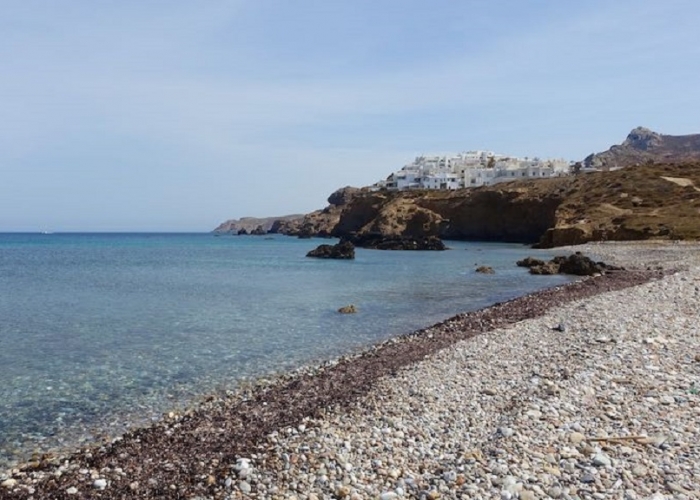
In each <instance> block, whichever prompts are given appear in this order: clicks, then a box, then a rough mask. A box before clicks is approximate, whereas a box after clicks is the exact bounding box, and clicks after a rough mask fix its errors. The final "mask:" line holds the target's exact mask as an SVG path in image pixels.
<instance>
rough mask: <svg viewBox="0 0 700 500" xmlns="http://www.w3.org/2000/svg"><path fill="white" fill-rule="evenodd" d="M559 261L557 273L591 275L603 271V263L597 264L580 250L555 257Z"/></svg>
mask: <svg viewBox="0 0 700 500" xmlns="http://www.w3.org/2000/svg"><path fill="white" fill-rule="evenodd" d="M555 260H558V262H559V273H561V274H573V275H575V276H593V275H594V274H600V273H602V272H603V271H605V265H602V266H600V265H598V264H597V263H596V262H594V261H593V260H591V259H590V258H588V257H586V256H584V255H583V254H582V253H581V252H576V253H575V254H572V255H569V256H568V257H555Z"/></svg>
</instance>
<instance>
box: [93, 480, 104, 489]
mask: <svg viewBox="0 0 700 500" xmlns="http://www.w3.org/2000/svg"><path fill="white" fill-rule="evenodd" d="M92 485H93V486H94V487H95V488H97V489H98V490H104V489H105V488H106V487H107V480H106V479H95V481H94V482H93V483H92Z"/></svg>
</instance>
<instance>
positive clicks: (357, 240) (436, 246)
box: [348, 233, 446, 250]
mask: <svg viewBox="0 0 700 500" xmlns="http://www.w3.org/2000/svg"><path fill="white" fill-rule="evenodd" d="M348 239H349V240H350V241H352V243H353V244H354V245H355V246H358V247H361V248H372V249H375V250H445V249H446V247H445V244H444V243H443V242H442V240H441V239H440V238H438V237H437V236H424V237H415V238H414V237H408V236H387V235H382V234H374V233H365V234H353V235H351V236H349V238H348Z"/></svg>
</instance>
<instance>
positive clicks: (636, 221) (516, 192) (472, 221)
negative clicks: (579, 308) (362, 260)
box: [281, 163, 700, 248]
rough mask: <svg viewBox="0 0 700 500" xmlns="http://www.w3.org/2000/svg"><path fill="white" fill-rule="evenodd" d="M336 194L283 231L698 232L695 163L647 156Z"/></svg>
mask: <svg viewBox="0 0 700 500" xmlns="http://www.w3.org/2000/svg"><path fill="white" fill-rule="evenodd" d="M341 191H342V190H341ZM332 199H333V200H336V197H335V196H334V197H332ZM341 199H343V202H342V204H336V203H331V204H330V205H329V206H328V207H327V208H326V209H324V210H322V211H318V212H314V213H312V214H309V215H307V216H306V217H304V218H303V219H301V221H295V222H294V223H291V224H287V225H285V226H284V227H283V228H282V229H281V230H282V232H285V233H286V234H290V235H301V236H303V235H306V236H333V237H337V238H351V239H354V241H355V244H356V245H357V246H363V245H364V243H363V242H362V238H364V239H365V240H366V241H367V242H370V243H372V245H374V244H376V242H377V241H378V240H379V239H380V238H379V237H384V238H386V239H387V240H391V239H397V238H398V239H401V238H404V239H421V238H426V237H436V238H440V239H451V240H472V241H503V242H518V243H527V244H534V245H536V246H538V247H540V248H551V247H558V246H562V245H575V244H582V243H586V242H589V241H606V240H616V241H630V240H649V239H664V240H695V239H698V238H700V163H674V164H644V165H639V166H632V167H626V168H622V169H619V170H614V171H609V172H606V171H599V172H590V173H581V174H578V175H572V176H568V177H559V178H553V179H541V180H528V181H513V182H507V183H501V184H497V185H494V186H485V187H480V188H475V189H463V190H457V191H437V190H431V191H428V190H423V191H399V192H396V191H376V192H370V191H366V190H364V191H363V190H357V189H354V190H352V191H349V192H348V193H347V196H346V197H342V198H341ZM329 200H330V199H329ZM372 245H368V246H369V247H373V246H372Z"/></svg>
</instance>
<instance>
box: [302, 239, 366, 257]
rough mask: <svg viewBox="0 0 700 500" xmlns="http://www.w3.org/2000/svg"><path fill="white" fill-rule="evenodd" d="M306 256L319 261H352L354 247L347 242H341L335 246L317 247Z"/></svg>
mask: <svg viewBox="0 0 700 500" xmlns="http://www.w3.org/2000/svg"><path fill="white" fill-rule="evenodd" d="M306 256H307V257H317V258H319V259H354V258H355V245H353V244H352V243H351V242H349V241H341V242H340V243H338V244H337V245H325V244H324V245H319V246H318V247H316V248H315V249H313V250H311V251H310V252H309V253H307V254H306Z"/></svg>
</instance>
